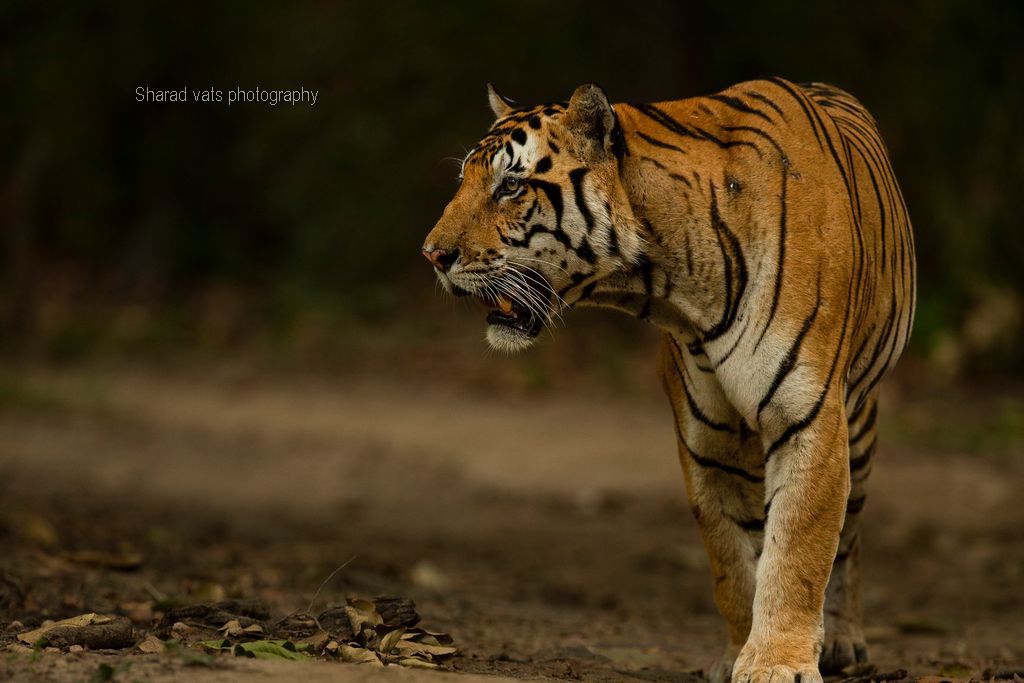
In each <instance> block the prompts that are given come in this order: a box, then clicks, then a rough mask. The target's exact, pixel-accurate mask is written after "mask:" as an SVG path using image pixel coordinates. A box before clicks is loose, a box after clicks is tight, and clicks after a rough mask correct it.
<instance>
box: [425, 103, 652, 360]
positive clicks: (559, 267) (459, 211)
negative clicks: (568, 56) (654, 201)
mask: <svg viewBox="0 0 1024 683" xmlns="http://www.w3.org/2000/svg"><path fill="white" fill-rule="evenodd" d="M488 95H489V100H490V105H491V109H492V110H493V112H494V115H495V116H496V117H497V120H496V121H495V122H494V124H493V125H492V126H491V129H490V130H489V131H488V132H487V135H485V136H484V138H483V139H482V140H480V142H478V143H477V145H476V146H475V147H474V148H473V149H472V150H470V152H469V153H468V154H467V155H466V157H465V159H464V160H463V162H462V171H461V173H460V175H459V181H460V184H459V188H458V190H457V191H456V193H455V197H454V198H453V199H452V200H451V202H450V203H449V204H448V206H447V207H445V210H444V213H443V214H442V216H441V219H440V220H439V221H438V222H437V224H436V225H435V226H434V229H433V230H431V231H430V234H429V235H427V239H426V241H425V242H424V244H423V255H424V256H426V258H427V260H429V261H430V263H431V264H432V265H433V266H434V270H435V272H436V273H437V277H438V278H439V279H440V280H441V283H442V284H443V285H444V287H445V289H446V290H448V291H449V292H452V293H453V294H456V295H472V296H474V297H475V298H477V299H478V300H479V301H480V302H481V303H483V304H484V306H485V307H486V308H487V310H488V314H487V323H488V328H487V340H488V342H489V343H490V344H491V346H493V347H494V348H497V349H501V350H504V351H518V350H521V349H524V348H526V347H528V346H530V345H531V344H532V343H533V341H534V340H535V339H536V337H537V335H538V334H539V333H540V332H541V330H542V329H543V328H544V325H545V323H547V322H548V321H549V320H550V319H551V318H552V316H554V315H556V314H558V313H559V312H560V311H561V310H562V309H564V308H566V307H568V306H570V305H572V304H573V303H575V302H576V301H578V300H579V298H580V297H581V295H582V294H583V292H585V291H586V289H587V287H588V286H590V285H591V283H594V282H597V281H598V280H600V279H602V278H604V277H606V276H607V275H609V274H610V273H613V272H616V271H620V270H622V269H623V268H624V267H626V266H628V265H629V264H631V263H633V262H635V261H636V259H637V258H638V256H639V254H640V249H641V242H642V240H641V238H640V236H639V234H638V232H637V230H636V229H635V228H634V225H635V223H636V221H635V219H634V218H633V213H632V210H631V209H630V205H629V200H628V199H627V197H626V193H625V190H624V189H623V187H622V182H621V180H620V178H619V171H618V158H619V156H620V155H621V154H622V149H621V147H622V145H623V142H622V133H621V131H620V129H619V127H618V122H617V119H616V116H615V111H614V110H613V108H612V106H611V105H610V104H609V103H608V99H607V98H606V97H605V94H604V91H602V90H601V88H600V87H598V86H596V85H592V84H590V85H583V86H580V87H579V88H577V89H576V91H575V92H574V93H573V95H572V98H571V99H570V100H569V102H568V103H565V102H562V103H557V104H547V105H540V106H536V107H531V108H525V107H520V106H518V105H516V104H515V103H514V102H513V101H511V100H508V99H506V98H504V97H502V96H501V95H499V94H498V93H497V92H496V91H495V90H494V88H492V87H491V86H488Z"/></svg>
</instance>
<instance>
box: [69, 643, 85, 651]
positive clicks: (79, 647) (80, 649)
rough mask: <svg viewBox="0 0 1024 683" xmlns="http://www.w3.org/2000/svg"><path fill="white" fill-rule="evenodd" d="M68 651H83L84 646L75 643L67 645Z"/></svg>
mask: <svg viewBox="0 0 1024 683" xmlns="http://www.w3.org/2000/svg"><path fill="white" fill-rule="evenodd" d="M68 652H71V653H78V652H85V648H84V647H82V646H81V645H77V644H76V645H72V646H71V647H69V648H68Z"/></svg>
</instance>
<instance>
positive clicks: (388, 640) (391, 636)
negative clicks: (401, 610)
mask: <svg viewBox="0 0 1024 683" xmlns="http://www.w3.org/2000/svg"><path fill="white" fill-rule="evenodd" d="M403 635H405V629H404V628H399V629H395V630H394V631H391V632H390V633H387V634H385V635H384V637H383V638H381V639H380V645H379V646H378V647H377V649H378V650H379V651H380V653H381V654H385V655H386V654H390V652H391V651H392V650H393V649H395V645H397V644H398V641H400V640H401V639H402V636H403Z"/></svg>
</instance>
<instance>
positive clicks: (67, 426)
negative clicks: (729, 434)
mask: <svg viewBox="0 0 1024 683" xmlns="http://www.w3.org/2000/svg"><path fill="white" fill-rule="evenodd" d="M12 373H13V371H11V372H8V375H9V376H13V377H15V379H14V380H11V382H15V384H12V386H15V387H16V388H17V390H16V391H7V392H6V393H7V394H10V396H8V398H7V399H6V400H5V402H4V405H3V409H2V410H0V434H2V435H3V439H2V440H0V475H2V478H3V479H2V481H3V483H2V485H0V503H2V506H3V507H2V511H3V513H4V515H6V517H5V519H6V520H7V521H6V522H5V525H6V527H5V528H6V536H0V542H3V543H4V544H5V545H6V546H7V547H8V548H9V550H10V552H9V553H7V554H6V557H5V558H4V559H3V560H0V569H2V570H3V571H4V572H6V574H7V575H8V576H9V577H12V578H13V579H14V580H16V582H17V583H18V585H19V587H20V590H21V593H22V597H23V598H24V597H25V594H27V595H28V597H27V598H25V599H24V600H23V601H22V604H21V605H13V604H8V605H4V604H3V602H2V601H0V633H3V629H4V627H5V625H6V624H7V622H9V621H11V620H14V619H19V620H22V621H26V619H27V618H28V619H29V620H30V618H31V617H32V616H33V615H34V616H36V617H37V618H41V617H42V616H48V617H50V618H59V617H62V616H69V615H71V614H75V613H81V612H84V611H119V610H120V611H122V612H124V611H126V610H127V609H129V608H127V607H126V605H129V606H131V605H137V604H138V603H145V602H147V601H149V602H152V592H153V590H155V591H157V592H158V593H159V594H164V595H172V596H181V597H182V598H198V597H200V596H203V595H207V594H211V593H212V594H213V595H214V596H217V595H222V594H226V595H229V596H241V597H256V598H260V599H262V600H265V601H267V602H268V603H269V604H270V605H271V606H272V608H273V609H274V610H275V611H276V612H277V613H279V614H287V613H289V612H291V611H293V610H295V609H298V608H300V607H305V605H306V604H307V603H308V602H309V600H310V599H311V598H312V597H313V594H314V592H315V591H316V589H317V586H318V585H319V584H320V583H321V582H322V581H323V579H324V578H325V577H326V576H327V575H328V574H330V573H331V571H332V569H334V568H335V567H337V566H338V565H340V564H341V563H343V562H345V561H346V560H348V559H349V558H350V557H353V556H354V557H355V558H356V559H355V560H354V561H353V562H352V563H351V565H349V566H348V567H346V569H345V570H343V571H342V572H340V573H339V575H338V576H337V577H336V578H335V580H333V581H332V582H331V583H330V584H328V585H327V586H325V587H324V589H323V591H322V593H321V594H320V596H319V598H318V602H319V603H321V604H324V605H326V604H337V603H338V602H340V601H342V600H343V598H344V596H345V595H348V594H358V595H373V594H378V593H391V594H397V595H403V596H408V597H411V598H413V599H415V600H416V603H417V605H418V607H419V611H420V613H421V614H422V615H423V617H424V624H425V625H426V626H428V627H430V628H432V629H435V630H443V631H446V632H449V633H451V634H452V635H453V637H454V638H455V641H456V644H457V645H458V646H459V647H460V648H461V651H462V653H463V654H462V655H461V656H460V657H458V658H457V659H456V661H455V667H456V669H457V670H458V671H460V672H462V674H463V675H461V676H459V679H460V680H464V681H472V680H476V679H475V678H471V677H470V676H468V675H467V674H486V675H489V676H492V677H493V676H506V677H511V678H517V679H523V678H551V677H557V678H570V679H582V680H591V681H623V680H651V681H683V680H692V679H694V678H695V676H696V675H697V671H698V670H699V669H700V668H701V667H703V666H705V665H706V664H707V663H709V662H710V661H711V660H712V659H713V658H714V657H715V656H716V653H717V650H718V648H719V646H720V643H721V640H722V637H723V636H722V628H721V625H720V623H719V619H718V617H717V615H716V613H715V610H714V606H713V604H712V601H711V597H710V590H709V587H710V578H709V576H708V571H707V566H706V560H705V559H704V556H703V550H702V548H701V545H700V542H699V539H698V536H697V532H696V529H695V527H694V524H693V521H692V519H691V518H690V514H689V512H688V510H687V508H686V504H685V496H684V492H683V488H682V482H681V476H680V474H679V469H678V463H677V462H676V460H675V445H674V437H673V433H672V428H671V422H670V417H669V412H668V409H667V407H666V406H665V405H663V403H662V401H661V400H660V399H659V398H658V397H657V395H656V392H655V391H654V390H652V391H651V392H649V393H644V394H642V395H640V396H632V397H629V398H628V399H626V398H621V397H615V396H612V395H605V394H601V393H597V394H595V393H591V394H589V395H565V394H557V395H541V396H532V397H526V396H520V397H513V398H501V397H495V396H493V395H484V394H474V393H472V392H467V391H465V390H462V389H460V388H457V387H450V386H449V387H439V386H430V385H424V386H407V385H403V384H399V383H390V382H379V381H378V382H368V381H365V380H350V381H327V380H318V379H311V378H303V379H294V378H291V379H287V378H280V377H276V378H272V379H270V378H266V377H259V376H251V375H249V376H234V377H225V376H219V375H218V374H217V373H210V372H206V373H204V372H197V371H187V372H168V371H157V370H153V369H143V370H139V369H134V370H126V369H123V368H122V369H116V370H110V369H105V370H104V371H102V372H100V371H92V372H87V371H61V372H55V371H42V370H36V371H31V372H17V373H13V374H12ZM9 383H10V382H9ZM901 410H903V408H901V407H900V406H898V405H897V406H896V408H895V409H894V410H893V411H892V414H891V415H889V416H886V415H885V414H883V417H882V420H883V428H885V427H886V421H891V422H889V425H890V429H889V431H890V432H892V431H893V430H892V428H891V427H892V425H893V424H896V423H898V422H899V421H900V420H901V419H902V417H901V416H902V413H901ZM894 441H895V442H896V445H890V444H883V447H882V457H881V459H880V460H879V461H878V462H877V464H876V467H875V471H874V474H873V480H872V482H871V485H870V488H869V503H868V507H867V511H866V514H865V524H866V531H865V543H864V565H865V569H864V573H865V575H866V579H867V589H866V593H865V611H866V613H867V615H868V616H867V626H868V633H869V640H870V645H871V648H872V655H873V659H874V660H875V661H876V662H877V664H878V665H879V667H880V668H881V669H882V670H891V669H895V668H897V667H904V668H907V669H908V670H910V671H911V672H912V673H913V674H915V675H925V674H940V673H941V674H942V675H944V676H946V677H963V676H966V675H969V674H971V673H973V674H975V675H979V674H980V673H981V672H982V671H983V670H984V669H985V668H988V667H993V666H996V667H997V668H998V667H1006V666H1011V665H1013V664H1019V663H1020V662H1022V661H1024V619H1021V614H1024V589H1022V586H1024V544H1022V543H1021V541H1022V540H1024V538H1022V536H1024V532H1022V529H1024V506H1022V505H1021V504H1020V491H1021V485H1022V482H1024V458H1022V457H1019V456H1020V454H1021V453H1024V447H1021V446H1022V445H1021V444H1020V443H1014V444H1011V445H1010V446H1009V447H1007V448H1004V449H1003V452H1002V454H999V455H995V454H985V453H981V454H979V453H966V452H960V451H957V450H956V449H954V448H948V449H939V450H938V451H936V450H935V449H930V450H929V451H927V452H925V451H923V450H916V449H914V448H912V447H908V446H907V445H905V444H903V445H900V440H899V439H898V438H897V439H894ZM1006 453H1010V454H1011V455H1007V454H1006ZM1014 454H1015V455H1014ZM26 520H27V521H26ZM33 525H35V527H34V526H33ZM38 527H41V528H42V531H40V530H39V528H38ZM33 529H35V531H33ZM47 534H49V536H47ZM83 549H86V550H95V549H102V550H105V551H114V550H116V551H119V552H127V551H133V552H141V553H142V554H143V556H144V558H145V560H144V562H143V566H142V568H141V569H140V570H138V571H137V572H134V573H130V574H123V573H117V572H112V571H110V570H102V569H90V570H89V571H87V572H85V573H83V572H82V571H81V570H71V569H68V568H67V567H66V566H64V565H59V566H58V565H56V564H54V563H53V562H51V560H52V558H53V557H55V556H60V555H61V554H62V553H66V552H67V551H68V550H83ZM26 623H28V622H27V621H26ZM98 657H99V656H97V655H81V656H77V657H75V656H70V655H61V654H44V655H43V656H42V657H40V658H36V659H35V660H34V661H30V658H28V657H9V658H8V659H7V660H6V661H5V662H4V663H2V664H0V679H2V678H3V677H4V676H5V675H8V676H15V677H17V678H19V679H21V678H24V679H25V680H61V681H63V680H82V679H83V678H88V676H89V675H91V672H92V671H93V670H95V669H96V667H97V666H98V663H97V662H99V661H100V659H99V658H98ZM103 661H120V659H118V658H117V656H114V655H110V656H107V657H105V658H103ZM128 661H129V662H130V663H131V669H130V673H126V674H125V676H126V678H125V679H124V680H133V679H136V678H138V679H140V680H155V681H156V680H171V679H172V678H174V677H176V676H177V677H180V676H183V675H184V671H183V667H185V666H186V663H185V662H184V661H182V660H181V659H180V658H176V657H174V656H170V655H165V656H158V657H155V656H148V657H147V656H141V655H132V656H130V657H128ZM300 666H301V667H304V668H301V669H300V668H297V667H300ZM254 667H255V668H254ZM300 670H301V674H299V673H297V672H299V671H300ZM257 671H258V673H260V675H261V680H268V681H277V680H280V681H284V680H296V679H297V678H298V677H299V676H300V675H301V677H302V679H304V680H308V681H311V682H313V681H318V680H321V678H323V679H324V680H326V679H327V678H328V677H330V679H331V680H339V681H361V680H382V681H389V680H396V681H404V680H410V681H417V680H421V679H422V680H428V681H443V680H447V677H446V676H445V675H444V674H438V673H433V672H429V673H423V672H417V671H408V670H397V669H395V668H394V667H391V668H389V669H388V670H386V671H377V670H373V669H368V668H365V667H357V666H353V665H343V664H330V663H317V664H309V665H283V664H277V663H264V662H254V661H249V660H237V661H234V660H230V659H229V658H218V660H217V662H216V665H215V666H213V667H200V668H194V667H193V668H190V669H189V670H188V672H187V677H188V678H189V680H202V681H233V680H240V679H242V678H246V677H249V676H251V675H252V674H253V673H256V672H257ZM117 680H120V679H117ZM453 680H454V678H453ZM489 680H502V679H500V678H497V679H496V678H490V679H489Z"/></svg>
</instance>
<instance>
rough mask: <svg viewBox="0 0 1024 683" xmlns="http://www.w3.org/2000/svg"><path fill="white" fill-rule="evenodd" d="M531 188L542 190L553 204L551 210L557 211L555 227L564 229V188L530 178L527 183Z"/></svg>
mask: <svg viewBox="0 0 1024 683" xmlns="http://www.w3.org/2000/svg"><path fill="white" fill-rule="evenodd" d="M526 182H527V184H529V185H530V186H531V187H534V188H536V189H538V190H541V191H542V192H543V193H544V194H545V195H546V196H547V198H548V201H549V202H551V208H552V209H554V210H555V227H557V228H561V227H562V210H563V208H564V207H563V203H562V188H561V187H559V186H558V185H556V184H555V183H549V182H547V181H546V180H537V179H536V178H530V179H529V180H527V181H526Z"/></svg>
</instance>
